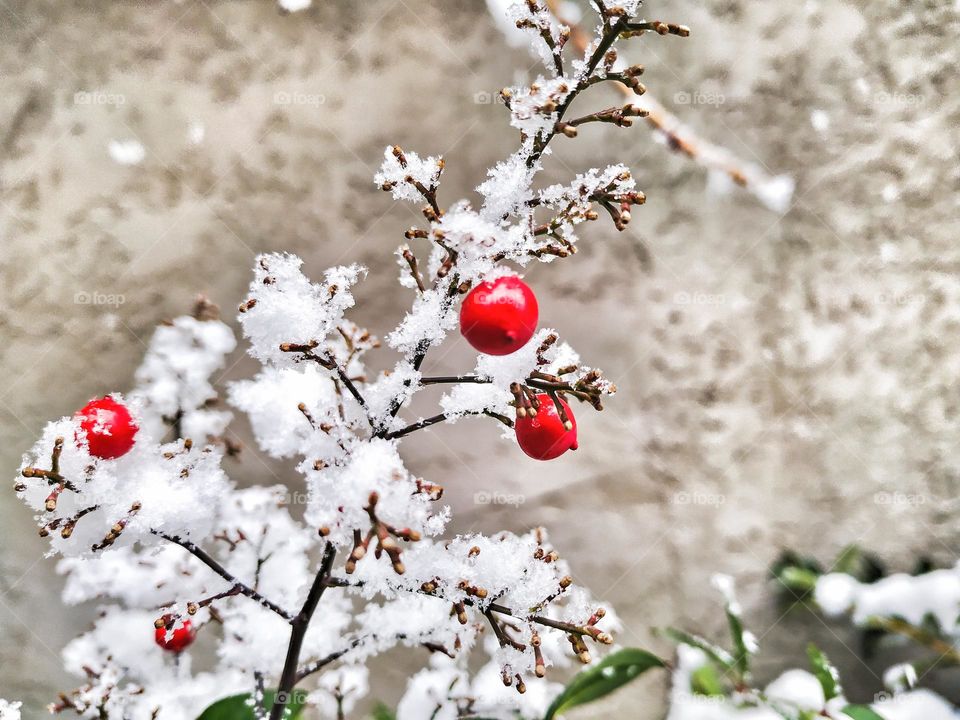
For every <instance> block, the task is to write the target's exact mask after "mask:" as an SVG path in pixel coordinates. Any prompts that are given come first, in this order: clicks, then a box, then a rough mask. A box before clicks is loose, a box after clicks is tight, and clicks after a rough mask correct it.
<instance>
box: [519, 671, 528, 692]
mask: <svg viewBox="0 0 960 720" xmlns="http://www.w3.org/2000/svg"><path fill="white" fill-rule="evenodd" d="M526 691H527V686H526V685H525V684H524V682H523V678H522V677H520V674H519V673H517V692H518V693H520V694H521V695H523V694H524V693H525V692H526Z"/></svg>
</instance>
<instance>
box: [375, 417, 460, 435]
mask: <svg viewBox="0 0 960 720" xmlns="http://www.w3.org/2000/svg"><path fill="white" fill-rule="evenodd" d="M446 419H447V415H446V413H440V414H439V415H433V416H432V417H428V418H424V419H423V420H418V421H417V422H415V423H411V424H410V425H407V426H406V427H405V428H401V429H400V430H395V431H394V432H391V433H387V434H386V435H384V437H385V438H386V439H388V440H394V439H396V438H399V437H403V436H404V435H409V434H410V433H412V432H416V431H417V430H423V428H425V427H430V426H431V425H436V424H437V423H442V422H443V421H444V420H446Z"/></svg>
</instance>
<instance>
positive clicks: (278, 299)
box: [240, 253, 366, 367]
mask: <svg viewBox="0 0 960 720" xmlns="http://www.w3.org/2000/svg"><path fill="white" fill-rule="evenodd" d="M302 264H303V261H302V260H301V259H300V258H298V257H297V256H295V255H289V254H286V253H270V254H267V255H261V256H259V257H258V258H257V264H256V266H255V267H254V279H253V282H252V283H251V284H250V297H249V298H248V299H247V301H246V302H245V303H243V304H242V305H241V306H240V324H241V325H242V326H243V334H244V336H245V337H247V338H248V339H249V340H250V354H251V355H253V357H255V358H257V359H258V360H260V361H261V362H263V363H264V364H272V365H277V366H280V367H289V366H291V365H293V364H294V363H295V362H296V360H297V356H296V355H291V354H290V352H289V351H283V350H281V349H280V346H281V344H283V343H293V344H297V345H303V346H309V345H311V344H312V343H317V344H321V343H323V342H324V341H325V340H326V339H327V337H328V336H329V335H331V334H332V333H334V332H335V331H336V328H337V325H338V324H339V323H340V322H341V320H342V319H343V313H344V311H345V310H347V309H348V308H351V307H353V303H354V301H353V295H351V294H350V289H351V288H352V287H353V285H355V284H356V283H357V281H358V280H359V279H360V278H361V277H362V276H363V275H364V274H365V273H366V270H365V269H364V268H362V267H360V266H359V265H347V266H338V267H334V268H330V269H329V270H327V271H326V273H324V281H323V283H320V284H315V283H311V282H310V281H309V280H308V279H307V278H306V277H305V276H304V274H303V273H302V272H301V271H300V266H301V265H302Z"/></svg>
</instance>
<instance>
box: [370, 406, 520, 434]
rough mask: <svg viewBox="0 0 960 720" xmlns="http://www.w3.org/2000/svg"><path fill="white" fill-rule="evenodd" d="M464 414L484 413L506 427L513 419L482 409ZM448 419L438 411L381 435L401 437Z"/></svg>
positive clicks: (510, 424) (510, 425) (509, 425)
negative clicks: (437, 413) (436, 413)
mask: <svg viewBox="0 0 960 720" xmlns="http://www.w3.org/2000/svg"><path fill="white" fill-rule="evenodd" d="M464 415H486V416H487V417H492V418H493V419H494V420H499V421H500V422H502V423H503V424H504V425H506V426H507V427H513V421H512V420H511V419H510V418H508V417H505V416H503V415H501V414H500V413H495V412H493V411H491V410H482V411H479V412H468V413H464ZM448 419H449V416H448V415H447V414H446V413H440V414H439V415H433V416H431V417H428V418H424V419H423V420H418V421H417V422H415V423H411V424H410V425H407V426H406V427H405V428H400V429H399V430H394V431H393V432H391V433H387V434H386V435H384V436H383V437H385V438H387V439H388V440H394V439H396V438H401V437H403V436H404V435H409V434H410V433H413V432H416V431H417V430H423V429H424V428H427V427H430V426H431V425H436V424H438V423H442V422H444V421H446V420H448Z"/></svg>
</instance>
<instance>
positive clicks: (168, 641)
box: [153, 620, 197, 653]
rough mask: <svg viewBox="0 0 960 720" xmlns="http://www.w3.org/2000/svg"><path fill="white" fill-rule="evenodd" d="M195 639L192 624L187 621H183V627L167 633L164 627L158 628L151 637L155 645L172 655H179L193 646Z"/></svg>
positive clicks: (195, 635) (195, 633)
mask: <svg viewBox="0 0 960 720" xmlns="http://www.w3.org/2000/svg"><path fill="white" fill-rule="evenodd" d="M196 637H197V631H196V630H194V629H193V624H192V623H191V622H190V621H189V620H184V621H183V625H181V626H180V627H178V628H176V629H174V630H173V632H171V633H168V632H167V629H166V627H158V628H157V629H156V632H155V633H154V635H153V639H154V640H156V641H157V645H159V646H160V647H162V648H163V649H164V650H169V651H170V652H174V653H181V652H183V651H184V650H186V649H187V648H188V647H190V646H191V645H192V644H193V641H194V640H195V639H196Z"/></svg>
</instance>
